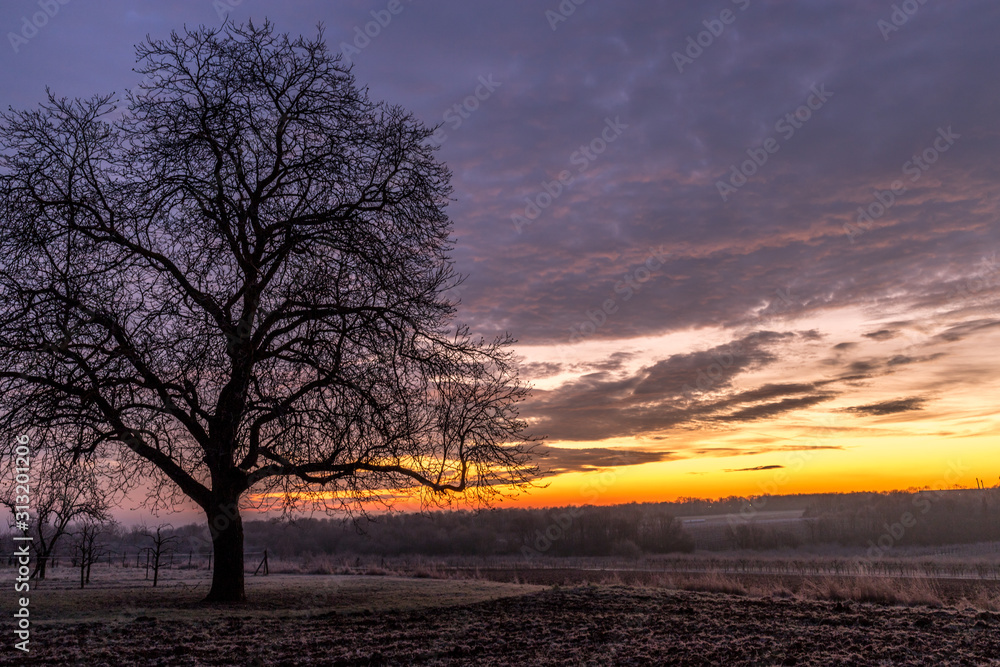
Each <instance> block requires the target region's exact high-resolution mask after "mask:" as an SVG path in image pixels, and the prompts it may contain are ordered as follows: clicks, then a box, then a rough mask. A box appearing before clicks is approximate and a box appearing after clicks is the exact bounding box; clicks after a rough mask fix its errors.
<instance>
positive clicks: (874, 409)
mask: <svg viewBox="0 0 1000 667" xmlns="http://www.w3.org/2000/svg"><path fill="white" fill-rule="evenodd" d="M925 402H926V399H923V398H916V397H914V398H900V399H898V400H895V401H883V402H881V403H871V404H869V405H859V406H855V407H851V408H844V410H843V411H844V412H853V413H855V414H859V415H866V416H881V415H891V414H896V413H898V412H909V411H911V410H922V409H923V404H924V403H925Z"/></svg>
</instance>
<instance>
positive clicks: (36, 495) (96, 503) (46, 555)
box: [0, 455, 114, 580]
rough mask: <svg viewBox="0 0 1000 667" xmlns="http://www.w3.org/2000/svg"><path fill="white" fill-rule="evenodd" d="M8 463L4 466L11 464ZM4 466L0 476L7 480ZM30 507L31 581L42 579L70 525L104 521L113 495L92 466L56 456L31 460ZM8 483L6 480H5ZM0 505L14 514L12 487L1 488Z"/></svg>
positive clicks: (13, 488)
mask: <svg viewBox="0 0 1000 667" xmlns="http://www.w3.org/2000/svg"><path fill="white" fill-rule="evenodd" d="M13 460H14V459H8V460H6V461H5V463H6V462H12V461H13ZM4 468H5V466H4V465H0V474H3V475H4V477H7V471H6V470H4ZM30 470H31V475H30V480H31V481H30V482H29V484H28V487H29V489H30V493H29V494H27V500H28V501H29V507H30V514H29V515H30V520H29V521H28V522H27V523H28V526H29V532H28V534H29V535H31V537H32V548H33V550H34V551H35V566H34V568H33V569H32V571H31V575H30V578H38V579H39V580H41V579H45V572H46V569H47V568H48V565H49V562H50V561H51V560H52V558H53V557H54V555H55V552H56V551H55V550H56V546H57V545H58V544H59V541H60V540H61V538H62V537H63V536H65V535H67V534H68V531H69V526H70V524H72V523H74V522H77V521H81V520H93V521H105V520H107V519H108V518H109V510H110V505H109V502H110V500H111V498H112V496H113V495H114V493H113V492H109V491H108V490H107V489H104V488H102V486H101V484H100V475H99V474H98V471H97V470H96V469H95V464H94V463H93V462H85V461H78V462H76V463H71V462H60V461H58V460H57V459H56V457H55V456H53V455H49V456H44V455H43V456H41V457H31V460H30ZM7 478H8V479H9V477H7ZM4 489H5V490H4V491H2V492H0V503H2V504H3V505H5V506H6V507H7V508H8V509H10V511H11V514H12V515H13V514H14V512H15V507H16V506H17V505H21V504H22V503H18V502H16V501H17V496H16V495H15V493H14V492H15V487H13V486H7V485H5V486H4Z"/></svg>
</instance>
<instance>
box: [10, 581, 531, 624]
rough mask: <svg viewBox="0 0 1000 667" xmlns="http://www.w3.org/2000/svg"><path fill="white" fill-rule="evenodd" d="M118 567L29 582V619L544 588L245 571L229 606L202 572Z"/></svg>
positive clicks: (122, 617) (157, 614)
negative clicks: (160, 576) (81, 579)
mask: <svg viewBox="0 0 1000 667" xmlns="http://www.w3.org/2000/svg"><path fill="white" fill-rule="evenodd" d="M126 572H128V570H126ZM121 574H122V571H121V570H117V569H112V570H110V571H108V572H107V573H104V572H102V573H100V575H98V576H94V577H93V578H92V583H91V586H89V587H88V588H86V589H83V590H80V589H79V588H78V587H77V586H78V582H76V581H74V580H72V579H53V580H47V581H46V582H44V583H42V584H41V586H33V587H32V591H31V593H30V597H31V607H30V609H31V618H32V622H33V623H80V622H88V621H102V622H106V621H122V622H127V621H132V620H134V619H136V618H141V617H147V618H156V619H158V620H194V619H203V618H212V617H219V616H225V617H230V616H240V615H241V614H242V615H246V614H251V615H253V616H254V617H260V616H265V617H268V616H269V617H300V616H315V615H323V614H351V613H357V612H365V611H371V612H387V611H406V610H415V609H431V608H438V607H452V606H456V605H463V604H472V603H476V602H483V601H486V600H495V599H498V598H502V597H506V596H511V595H524V594H526V593H532V592H536V591H539V590H543V589H544V587H543V586H531V585H514V584H509V583H502V582H495V581H470V580H463V581H459V580H431V579H415V578H404V577H398V576H394V575H391V574H386V575H385V576H381V577H363V576H351V575H303V574H272V575H270V576H267V577H251V576H248V577H247V580H246V586H247V599H248V602H247V603H246V604H244V605H235V606H229V605H204V604H202V603H201V600H202V599H203V598H204V596H205V594H206V593H207V592H208V588H209V584H210V580H209V578H208V577H207V576H206V575H205V573H204V572H202V573H191V572H188V573H177V572H174V573H173V574H174V577H172V578H167V579H164V580H161V582H160V585H159V586H157V587H156V588H152V586H151V585H150V582H147V581H145V580H144V579H143V578H142V576H141V573H140V576H138V577H137V578H125V579H122V578H120V577H121ZM178 574H180V575H181V576H177V575H178ZM95 575H96V573H95ZM111 575H116V576H115V577H112V576H111ZM185 575H186V576H185ZM13 602H14V596H3V598H2V600H0V603H2V604H0V613H2V614H4V615H7V616H8V617H9V614H10V613H13V611H14V608H13Z"/></svg>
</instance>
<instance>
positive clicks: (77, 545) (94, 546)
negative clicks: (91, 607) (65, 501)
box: [71, 519, 111, 588]
mask: <svg viewBox="0 0 1000 667" xmlns="http://www.w3.org/2000/svg"><path fill="white" fill-rule="evenodd" d="M110 525H111V524H109V523H108V522H105V521H95V520H93V519H84V520H83V521H81V522H80V523H79V524H78V525H77V527H76V528H77V529H76V530H75V531H74V532H73V533H71V535H72V536H73V537H75V538H76V539H75V541H74V543H73V556H74V557H75V558H76V560H77V564H78V565H79V566H80V588H83V587H84V585H85V584H89V583H90V567H91V566H92V565H93V564H94V563H96V562H97V561H99V560H100V559H101V556H103V555H104V554H105V553H106V552H107V550H106V548H105V546H104V544H103V543H102V542H101V541H100V540H101V537H103V536H104V534H105V533H106V532H107V530H108V528H109V527H110Z"/></svg>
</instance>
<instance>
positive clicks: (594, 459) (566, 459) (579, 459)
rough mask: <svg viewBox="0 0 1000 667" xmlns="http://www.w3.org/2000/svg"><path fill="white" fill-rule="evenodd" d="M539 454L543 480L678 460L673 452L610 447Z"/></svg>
mask: <svg viewBox="0 0 1000 667" xmlns="http://www.w3.org/2000/svg"><path fill="white" fill-rule="evenodd" d="M536 451H537V452H538V453H539V454H540V455H541V457H542V458H541V459H540V461H539V465H540V467H541V468H542V471H543V473H542V476H549V475H558V474H563V473H568V472H587V471H591V470H598V469H601V468H618V467H621V466H633V465H642V464H645V463H658V462H660V461H669V460H671V459H673V458H675V456H674V455H673V453H672V452H659V451H644V450H636V449H610V448H606V447H588V448H585V449H572V448H568V447H550V446H544V447H539V448H538V449H537V450H536Z"/></svg>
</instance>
